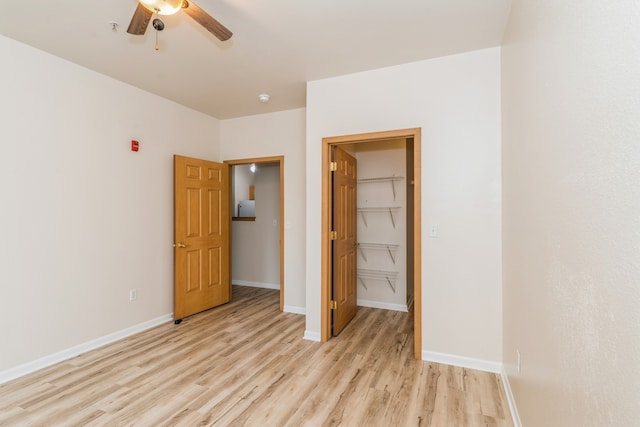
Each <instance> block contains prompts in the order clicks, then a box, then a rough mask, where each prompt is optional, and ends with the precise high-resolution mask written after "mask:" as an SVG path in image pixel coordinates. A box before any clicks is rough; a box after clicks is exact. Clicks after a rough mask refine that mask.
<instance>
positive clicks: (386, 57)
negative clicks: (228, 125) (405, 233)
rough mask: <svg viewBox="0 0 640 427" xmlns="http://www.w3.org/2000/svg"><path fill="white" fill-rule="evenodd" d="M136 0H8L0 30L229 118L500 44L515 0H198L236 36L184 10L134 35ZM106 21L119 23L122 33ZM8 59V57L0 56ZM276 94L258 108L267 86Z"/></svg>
mask: <svg viewBox="0 0 640 427" xmlns="http://www.w3.org/2000/svg"><path fill="white" fill-rule="evenodd" d="M136 2H137V0H64V1H63V0H56V1H52V0H7V1H4V2H3V3H4V4H3V5H2V12H0V34H3V35H5V36H7V37H10V38H13V39H16V40H18V41H21V42H24V43H26V44H29V45H32V46H35V47H37V48H39V49H42V50H44V51H47V52H50V53H52V54H54V55H57V56H60V57H62V58H65V59H68V60H69V61H72V62H75V63H77V64H80V65H82V66H85V67H88V68H91V69H93V70H96V71H98V72H100V73H103V74H106V75H109V76H112V77H114V78H116V79H118V80H122V81H124V82H127V83H129V84H132V85H134V86H137V87H139V88H142V89H144V90H147V91H149V92H152V93H155V94H158V95H160V96H162V97H165V98H168V99H171V100H173V101H175V102H178V103H180V104H183V105H185V106H188V107H190V108H193V109H195V110H198V111H201V112H203V113H205V114H208V115H211V116H213V117H217V118H219V119H226V118H232V117H239V116H246V115H251V114H259V113H265V112H271V111H279V110H287V109H291V108H299V107H304V106H305V102H306V100H305V95H306V82H307V81H311V80H318V79H322V78H327V77H334V76H338V75H343V74H349V73H354V72H358V71H364V70H370V69H375V68H380V67H385V66H390V65H396V64H401V63H407V62H413V61H419V60H423V59H428V58H433V57H438V56H444V55H449V54H454V53H459V52H465V51H470V50H475V49H482V48H487V47H492V46H498V45H500V43H501V40H502V33H503V31H504V27H505V23H506V21H507V17H508V13H509V8H510V5H511V0H196V3H197V4H198V5H199V6H200V7H202V8H203V9H204V10H206V11H207V12H209V13H210V14H211V15H212V16H214V17H215V18H216V19H218V20H219V21H220V22H221V23H222V24H224V25H225V26H226V27H227V28H229V29H230V30H231V31H233V33H234V35H233V37H232V38H231V39H230V40H229V41H227V42H220V41H218V40H217V39H216V38H215V37H214V36H212V35H211V34H210V33H208V32H207V31H206V30H204V29H203V28H202V27H200V26H199V25H198V24H197V23H196V22H195V21H193V20H192V19H190V18H189V17H188V16H187V15H186V14H184V13H183V12H179V13H178V14H177V15H173V16H167V17H162V19H163V20H164V22H165V24H166V28H165V30H164V31H163V32H161V33H160V34H159V43H160V50H159V51H155V50H154V42H155V31H154V30H153V28H152V27H151V25H150V26H149V28H148V29H147V33H146V34H145V35H144V36H132V35H129V34H127V32H126V29H127V26H128V25H129V21H130V19H131V16H132V15H133V11H134V9H135V7H136ZM109 21H116V22H118V23H120V28H119V29H118V31H117V32H113V31H112V30H111V27H110V26H109V25H108V22H109ZM5 60H11V59H10V58H3V61H5ZM263 92H266V93H269V94H270V95H271V101H270V102H269V103H268V104H261V103H260V102H259V101H258V98H257V96H258V94H259V93H263Z"/></svg>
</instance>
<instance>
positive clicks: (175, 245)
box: [173, 242, 187, 248]
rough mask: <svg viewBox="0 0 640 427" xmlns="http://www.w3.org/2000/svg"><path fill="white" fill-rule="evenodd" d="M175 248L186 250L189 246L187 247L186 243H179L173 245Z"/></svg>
mask: <svg viewBox="0 0 640 427" xmlns="http://www.w3.org/2000/svg"><path fill="white" fill-rule="evenodd" d="M173 247H174V248H175V247H178V248H186V247H187V245H185V244H184V243H182V242H178V243H174V244H173Z"/></svg>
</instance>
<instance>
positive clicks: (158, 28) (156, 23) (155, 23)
mask: <svg viewBox="0 0 640 427" xmlns="http://www.w3.org/2000/svg"><path fill="white" fill-rule="evenodd" d="M152 24H153V28H155V30H156V31H162V30H164V22H162V20H161V19H160V18H155V19H154V20H153V22H152Z"/></svg>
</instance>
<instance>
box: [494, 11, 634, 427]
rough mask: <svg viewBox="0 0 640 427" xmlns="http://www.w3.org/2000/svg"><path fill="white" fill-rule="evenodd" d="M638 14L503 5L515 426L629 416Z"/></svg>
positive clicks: (615, 420)
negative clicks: (506, 15) (506, 8)
mask: <svg viewBox="0 0 640 427" xmlns="http://www.w3.org/2000/svg"><path fill="white" fill-rule="evenodd" d="M639 23H640V3H638V2H637V1H630V0H629V1H611V2H602V1H596V0H581V1H550V0H545V1H536V2H531V1H524V0H515V1H514V4H513V9H512V14H511V17H510V22H509V25H508V29H507V32H506V35H505V42H504V47H503V55H502V75H503V84H502V93H503V253H504V257H503V266H504V275H503V282H504V292H503V301H504V361H505V363H506V364H507V371H508V373H509V375H510V383H511V385H512V388H513V391H514V394H515V398H516V401H517V404H518V408H519V412H520V415H521V418H522V421H523V424H524V425H526V426H563V427H564V426H637V425H640V401H639V396H640V79H639V77H638V76H640V25H639ZM518 349H519V350H520V353H521V358H522V359H521V360H522V361H521V373H520V374H518V373H517V369H516V351H517V350H518Z"/></svg>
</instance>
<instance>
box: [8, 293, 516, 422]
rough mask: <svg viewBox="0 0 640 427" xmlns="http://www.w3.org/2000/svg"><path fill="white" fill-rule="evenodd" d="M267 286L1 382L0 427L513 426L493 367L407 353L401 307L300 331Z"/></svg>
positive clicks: (297, 319)
mask: <svg viewBox="0 0 640 427" xmlns="http://www.w3.org/2000/svg"><path fill="white" fill-rule="evenodd" d="M304 323H305V321H304V316H300V315H295V314H287V313H280V312H279V294H278V291H273V290H265V289H257V288H247V287H234V289H233V302H231V303H229V304H227V305H225V306H222V307H218V308H216V309H213V310H209V311H207V312H205V313H201V314H198V315H195V316H192V317H189V318H187V319H185V320H184V321H183V322H182V324H181V325H178V326H176V325H174V324H173V323H169V324H165V325H162V326H159V327H157V328H154V329H152V330H149V331H146V332H143V333H141V334H138V335H135V336H133V337H130V338H127V339H124V340H122V341H119V342H117V343H114V344H111V345H109V346H105V347H102V348H100V349H98V350H95V351H91V352H89V353H86V354H83V355H81V356H78V357H76V358H73V359H71V360H68V361H66V362H64V363H61V364H58V365H56V366H52V367H50V368H46V369H44V370H42V371H39V372H36V373H33V374H31V375H28V376H25V377H22V378H19V379H17V380H14V381H12V382H9V383H6V384H4V385H1V386H0V425H1V426H23V425H24V426H27V425H29V426H38V425H42V426H94V425H95V426H103V425H110V426H129V425H135V426H163V425H166V426H208V425H216V426H303V425H304V426H337V425H342V426H438V427H448V426H455V427H457V426H512V423H511V419H510V416H509V409H508V406H507V404H506V400H505V397H504V393H503V389H502V384H501V382H500V378H499V377H498V376H496V375H494V374H489V373H485V372H479V371H473V370H469V369H463V368H456V367H451V366H447V365H439V364H436V363H428V362H422V361H418V360H415V359H414V358H413V348H412V347H413V344H412V341H413V340H412V339H411V334H412V326H411V325H412V319H411V318H410V315H408V314H406V313H400V312H394V311H386V310H376V309H370V308H362V307H361V308H359V311H358V314H357V316H356V318H355V319H354V320H353V321H352V323H351V324H350V325H349V326H347V328H346V329H345V330H344V331H343V332H342V334H341V335H340V336H339V337H338V338H336V339H332V340H331V341H329V342H328V343H325V344H320V343H315V342H310V341H305V340H303V339H302V334H303V332H304Z"/></svg>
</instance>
